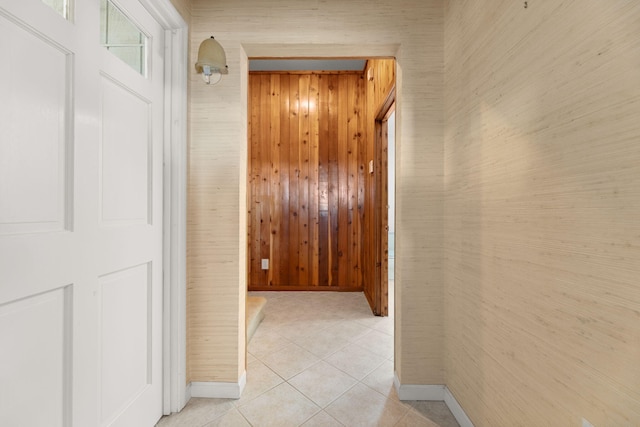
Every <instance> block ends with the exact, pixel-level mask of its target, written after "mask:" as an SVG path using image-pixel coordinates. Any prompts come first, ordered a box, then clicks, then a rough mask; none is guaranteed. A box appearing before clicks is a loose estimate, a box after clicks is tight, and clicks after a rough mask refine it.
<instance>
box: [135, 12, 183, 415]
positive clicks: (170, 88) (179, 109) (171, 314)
mask: <svg viewBox="0 0 640 427" xmlns="http://www.w3.org/2000/svg"><path fill="white" fill-rule="evenodd" d="M140 3H141V4H142V5H143V6H144V7H145V8H146V9H147V11H148V12H149V13H150V14H151V16H153V17H154V18H155V19H156V20H157V21H158V23H160V25H161V26H162V27H163V28H164V31H165V70H164V78H165V98H164V105H165V111H164V115H165V121H164V122H165V129H164V134H165V141H164V159H165V161H164V225H163V235H164V237H163V240H164V241H163V247H164V249H163V252H164V273H163V276H164V285H163V291H164V301H163V312H164V318H163V323H164V324H163V379H164V386H163V412H164V414H165V415H168V414H171V413H172V412H178V411H180V410H181V409H182V408H184V406H185V405H186V403H187V401H188V399H189V398H188V396H187V388H186V353H187V352H186V347H187V341H186V331H187V329H186V318H187V315H186V289H187V283H186V280H187V273H186V270H187V259H186V254H187V237H186V236H187V220H186V218H187V79H188V75H187V67H188V65H187V60H188V42H189V34H188V27H187V24H186V22H185V21H184V19H183V18H182V16H180V14H179V13H178V11H177V10H176V9H175V7H174V6H173V4H172V3H171V1H170V0H140Z"/></svg>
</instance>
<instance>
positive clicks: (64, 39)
mask: <svg viewBox="0 0 640 427" xmlns="http://www.w3.org/2000/svg"><path fill="white" fill-rule="evenodd" d="M47 3H49V4H51V5H53V6H54V7H58V6H60V5H64V4H65V3H66V2H57V1H48V2H47ZM100 6H101V2H99V1H77V2H75V3H74V4H73V9H72V11H71V12H72V13H71V14H70V15H69V19H65V18H64V17H63V16H61V15H60V14H59V13H58V12H59V11H60V9H59V10H58V11H56V10H54V8H52V7H49V6H48V5H47V4H45V2H42V1H40V0H21V1H19V2H17V1H11V0H0V55H1V56H2V58H3V61H2V65H1V66H0V93H2V94H3V102H2V103H0V117H2V126H0V341H1V342H2V343H3V345H2V346H1V347H0V378H2V381H0V396H2V399H0V425H29V426H45V425H46V426H69V425H77V426H132V425H136V426H143V425H146V426H151V425H153V424H154V423H155V422H156V421H157V420H158V419H159V417H160V416H161V405H162V400H161V392H162V388H161V387H162V377H161V374H162V360H161V350H162V347H161V344H162V342H161V327H162V305H161V303H162V286H161V284H162V139H163V135H162V111H163V102H162V101H163V49H164V47H163V32H162V31H161V29H160V27H159V25H158V24H157V23H156V22H155V21H154V20H153V19H152V18H151V17H150V16H149V15H148V14H147V13H146V11H145V10H144V9H143V8H142V6H141V5H140V4H139V3H138V2H137V1H135V0H126V1H124V0H123V1H122V2H119V3H118V7H119V8H120V9H121V11H122V12H123V13H124V15H127V16H128V17H129V18H130V21H131V22H133V23H135V24H133V25H134V27H137V28H139V29H140V30H141V32H142V33H143V34H144V36H145V39H146V41H147V50H146V54H144V55H141V56H139V58H138V59H139V60H140V61H142V62H143V63H144V65H145V66H144V70H137V71H136V70H134V69H133V68H132V67H130V66H129V65H130V64H129V65H128V64H126V63H124V62H123V61H122V60H121V59H120V58H118V57H116V56H114V52H113V51H112V52H108V51H107V50H106V48H105V47H103V46H102V45H101V42H100V28H101V19H102V16H101V7H100ZM62 11H64V10H62ZM71 18H72V19H71ZM103 22H104V21H103ZM117 44H118V46H117V47H115V49H114V50H119V52H117V53H119V54H122V47H123V46H122V44H126V43H125V42H123V41H121V42H119V43H117ZM134 56H135V55H134ZM134 62H135V61H134Z"/></svg>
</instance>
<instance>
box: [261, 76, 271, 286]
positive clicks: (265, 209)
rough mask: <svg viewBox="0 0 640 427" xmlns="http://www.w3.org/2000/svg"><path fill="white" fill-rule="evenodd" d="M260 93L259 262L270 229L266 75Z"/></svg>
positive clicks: (264, 277) (264, 275)
mask: <svg viewBox="0 0 640 427" xmlns="http://www.w3.org/2000/svg"><path fill="white" fill-rule="evenodd" d="M260 92H261V94H262V95H261V100H260V105H261V110H262V111H261V114H262V118H261V120H260V134H261V135H260V153H261V156H260V160H259V161H260V181H259V185H260V189H259V191H258V195H259V197H258V199H259V203H260V223H259V226H260V262H261V260H262V259H265V258H267V259H268V258H269V256H270V249H269V248H270V244H271V232H270V230H271V227H270V196H271V194H270V192H271V188H270V185H269V184H270V182H271V148H270V140H269V138H270V134H271V125H270V123H269V122H270V117H271V78H270V77H269V76H268V75H263V76H261V77H260ZM259 276H260V284H261V285H262V286H268V285H269V277H268V276H269V270H262V268H261V269H260V274H259Z"/></svg>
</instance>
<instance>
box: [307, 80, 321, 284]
mask: <svg viewBox="0 0 640 427" xmlns="http://www.w3.org/2000/svg"><path fill="white" fill-rule="evenodd" d="M309 80H310V81H309V284H310V285H312V286H318V281H319V271H318V269H319V258H320V256H319V251H320V247H319V243H320V241H319V211H318V210H319V163H320V151H319V132H320V131H319V126H320V124H319V122H318V120H319V114H318V90H319V83H320V82H319V75H318V74H311V76H310V77H309Z"/></svg>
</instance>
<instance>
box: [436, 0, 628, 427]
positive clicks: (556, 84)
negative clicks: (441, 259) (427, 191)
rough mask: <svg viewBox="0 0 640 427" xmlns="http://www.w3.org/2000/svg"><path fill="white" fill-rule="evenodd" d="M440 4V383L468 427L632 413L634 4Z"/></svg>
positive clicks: (600, 421) (563, 422) (612, 422)
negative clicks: (442, 153)
mask: <svg viewBox="0 0 640 427" xmlns="http://www.w3.org/2000/svg"><path fill="white" fill-rule="evenodd" d="M446 4H447V9H446V21H445V22H446V27H445V41H446V43H445V52H446V58H445V64H446V68H445V74H444V75H445V117H446V125H445V132H446V133H445V190H446V191H445V194H446V198H445V216H444V218H445V283H446V285H445V286H446V288H445V292H446V293H445V316H446V317H445V327H446V334H445V346H446V353H445V354H446V357H445V364H446V365H445V367H446V384H447V386H448V388H449V389H450V390H451V392H452V393H453V395H454V396H455V397H456V399H457V400H458V402H459V403H460V404H461V405H462V407H463V408H464V410H465V411H466V413H467V414H468V415H469V417H470V418H471V420H473V423H474V424H475V426H476V427H494V426H495V427H501V426H567V427H579V426H581V425H582V418H585V419H587V420H589V421H590V422H591V423H592V424H593V425H595V426H597V427H607V426H609V427H614V426H615V427H622V426H629V427H631V426H640V120H639V118H640V76H639V73H640V45H639V40H640V4H639V3H638V2H637V1H626V0H624V1H622V0H608V1H583V0H580V1H577V0H576V1H529V2H528V8H526V9H525V8H524V7H523V2H512V1H494V0H485V1H449V2H447V3H446Z"/></svg>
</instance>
